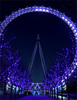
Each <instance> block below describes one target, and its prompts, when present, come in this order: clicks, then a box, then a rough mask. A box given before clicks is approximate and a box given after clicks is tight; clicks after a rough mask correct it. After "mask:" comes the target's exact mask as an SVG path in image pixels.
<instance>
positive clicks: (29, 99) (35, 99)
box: [19, 96, 57, 100]
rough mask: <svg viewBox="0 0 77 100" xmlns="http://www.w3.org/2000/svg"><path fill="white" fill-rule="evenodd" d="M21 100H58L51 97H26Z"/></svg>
mask: <svg viewBox="0 0 77 100" xmlns="http://www.w3.org/2000/svg"><path fill="white" fill-rule="evenodd" d="M19 100H57V99H51V97H48V96H25V97H23V98H21V99H19Z"/></svg>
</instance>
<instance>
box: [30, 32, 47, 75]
mask: <svg viewBox="0 0 77 100" xmlns="http://www.w3.org/2000/svg"><path fill="white" fill-rule="evenodd" d="M37 46H38V47H39V54H40V59H41V64H42V68H43V71H44V75H45V76H46V64H45V60H44V56H43V52H42V48H41V45H40V37H39V34H38V35H37V40H36V45H35V48H34V51H33V53H32V57H31V60H30V63H29V66H28V72H29V73H30V71H31V68H32V65H33V62H34V58H35V55H36V51H37Z"/></svg>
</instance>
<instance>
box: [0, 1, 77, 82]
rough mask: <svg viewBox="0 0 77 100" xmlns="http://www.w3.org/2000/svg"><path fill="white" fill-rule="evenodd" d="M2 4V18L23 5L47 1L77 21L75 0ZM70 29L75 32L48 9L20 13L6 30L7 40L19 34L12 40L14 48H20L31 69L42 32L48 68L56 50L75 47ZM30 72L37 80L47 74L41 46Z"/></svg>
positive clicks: (43, 49)
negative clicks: (37, 41) (41, 54)
mask: <svg viewBox="0 0 77 100" xmlns="http://www.w3.org/2000/svg"><path fill="white" fill-rule="evenodd" d="M0 5H1V6H0V20H1V21H3V20H4V19H5V16H9V15H10V14H11V13H12V11H17V10H18V9H19V8H25V7H27V6H34V5H37V6H41V5H44V6H46V7H51V8H54V9H58V10H59V11H61V12H65V14H66V15H67V16H68V17H71V19H72V21H73V22H76V1H75V0H71V1H70V0H64V1H61V0H57V1H54V0H52V2H51V1H50V0H48V2H46V1H40V0H39V2H37V0H36V2H34V0H33V2H32V1H30V0H26V1H23V0H22V1H20V0H19V1H15V0H13V1H7V0H6V1H4V0H2V1H0ZM69 32H71V33H72V31H71V30H70V28H69V27H68V25H67V24H66V23H65V22H64V21H62V20H61V19H60V18H58V17H56V16H54V15H51V14H48V13H44V12H43V13H41V12H32V13H27V14H25V15H22V16H20V17H17V18H16V19H14V20H13V21H12V22H11V23H10V24H9V25H8V26H7V27H6V29H5V31H4V33H6V34H5V39H6V41H7V40H10V39H11V38H12V37H14V36H15V37H16V39H15V40H13V41H12V42H11V45H12V48H13V49H14V50H19V53H20V55H21V57H22V62H23V63H24V65H25V69H26V70H27V69H28V65H29V62H30V59H31V56H32V52H33V50H34V47H35V44H36V38H37V34H39V35H40V43H41V47H42V51H43V55H44V59H45V63H46V68H47V72H48V71H49V69H50V68H51V66H52V65H53V63H54V62H55V60H56V57H57V55H56V53H57V52H61V53H62V49H63V48H67V47H68V48H69V49H70V48H71V46H72V41H71V39H70V36H69ZM30 75H31V79H32V81H33V82H42V80H43V78H44V74H43V70H42V66H41V60H40V56H39V54H38V50H37V53H36V56H35V60H34V64H33V66H32V70H31V73H30Z"/></svg>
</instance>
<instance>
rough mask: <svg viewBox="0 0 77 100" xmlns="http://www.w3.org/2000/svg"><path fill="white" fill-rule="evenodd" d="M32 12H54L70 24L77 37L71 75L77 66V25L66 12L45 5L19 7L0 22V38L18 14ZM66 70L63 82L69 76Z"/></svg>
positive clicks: (76, 38) (76, 37) (70, 70)
mask: <svg viewBox="0 0 77 100" xmlns="http://www.w3.org/2000/svg"><path fill="white" fill-rule="evenodd" d="M30 12H44V13H50V14H53V15H55V16H57V17H59V18H60V19H62V20H63V21H64V22H65V23H66V24H67V25H68V26H69V28H70V29H71V30H72V33H73V34H74V37H75V42H76V47H75V51H76V52H75V56H74V59H73V62H72V63H71V65H72V66H71V68H70V69H69V72H68V76H69V77H70V76H71V74H72V73H73V72H74V70H75V69H76V68H77V27H76V25H75V24H74V22H73V21H72V20H71V19H70V18H69V17H67V16H66V15H65V14H64V13H61V12H59V11H58V10H55V9H52V8H49V7H43V6H33V7H26V8H23V9H19V10H18V11H16V12H12V14H11V15H9V16H8V17H7V18H6V19H5V20H4V21H3V22H2V23H1V24H0V38H1V37H2V35H3V32H4V30H5V28H6V27H7V25H8V24H9V23H10V22H12V20H14V19H15V18H17V17H18V16H21V15H23V14H26V13H30ZM66 77H67V75H66V72H64V75H63V77H62V80H61V82H64V81H65V80H66V79H67V78H66Z"/></svg>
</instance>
